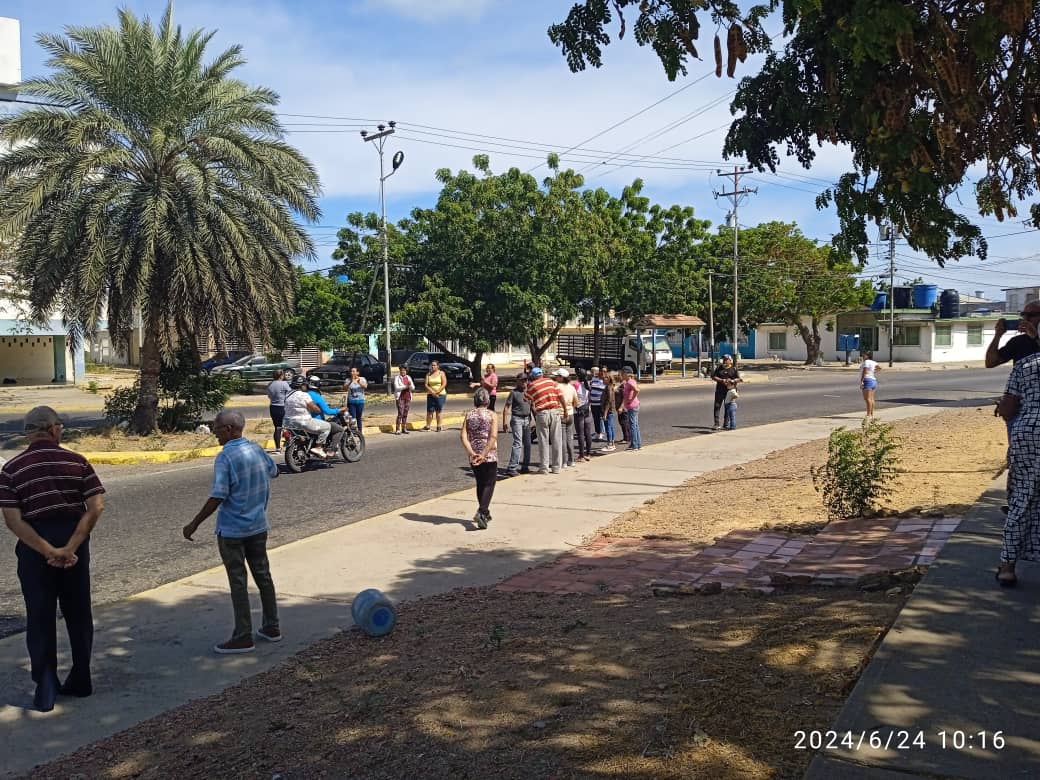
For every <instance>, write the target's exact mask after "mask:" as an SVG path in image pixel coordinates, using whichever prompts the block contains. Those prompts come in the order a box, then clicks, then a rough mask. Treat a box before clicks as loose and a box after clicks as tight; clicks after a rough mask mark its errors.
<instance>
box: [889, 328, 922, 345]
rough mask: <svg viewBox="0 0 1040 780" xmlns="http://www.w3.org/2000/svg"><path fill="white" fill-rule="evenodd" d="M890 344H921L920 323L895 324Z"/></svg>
mask: <svg viewBox="0 0 1040 780" xmlns="http://www.w3.org/2000/svg"><path fill="white" fill-rule="evenodd" d="M892 344H893V345H894V346H897V347H919V346H921V326H920V325H896V329H895V333H894V334H893V338H892Z"/></svg>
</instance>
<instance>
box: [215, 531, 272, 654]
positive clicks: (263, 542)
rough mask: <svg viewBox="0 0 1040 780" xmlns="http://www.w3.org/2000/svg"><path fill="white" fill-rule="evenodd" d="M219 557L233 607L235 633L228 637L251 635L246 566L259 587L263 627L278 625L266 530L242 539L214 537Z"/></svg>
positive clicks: (243, 637)
mask: <svg viewBox="0 0 1040 780" xmlns="http://www.w3.org/2000/svg"><path fill="white" fill-rule="evenodd" d="M217 547H218V548H219V549H220V559H221V560H222V561H223V562H224V568H225V569H226V570H227V576H228V586H229V587H230V588H231V606H232V607H234V610H235V633H234V635H233V636H232V637H231V638H232V639H245V638H247V637H252V636H253V618H252V615H251V614H250V609H249V578H248V576H247V575H246V566H247V565H248V566H249V571H250V572H252V574H253V582H255V583H256V587H257V588H258V589H259V590H260V603H261V605H262V606H263V625H262V627H263V628H265V629H266V628H278V602H277V600H276V599H275V593H274V580H272V579H271V566H270V564H269V563H268V561H267V533H266V532H265V533H262V534H255V535H253V536H246V537H243V538H240V539H239V538H232V537H228V536H218V537H217Z"/></svg>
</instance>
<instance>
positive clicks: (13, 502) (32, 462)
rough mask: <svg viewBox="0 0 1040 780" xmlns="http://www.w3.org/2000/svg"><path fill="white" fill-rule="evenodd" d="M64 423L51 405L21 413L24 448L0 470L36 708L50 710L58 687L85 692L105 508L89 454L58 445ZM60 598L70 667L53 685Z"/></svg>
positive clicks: (88, 684) (61, 690)
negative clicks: (96, 542)
mask: <svg viewBox="0 0 1040 780" xmlns="http://www.w3.org/2000/svg"><path fill="white" fill-rule="evenodd" d="M63 428H64V426H63V425H62V422H61V418H59V417H58V414H57V412H55V411H54V410H53V409H51V408H50V407H49V406H37V407H36V408H35V409H33V410H32V411H30V412H29V413H28V414H27V415H26V416H25V423H24V430H25V434H26V438H27V439H28V441H29V447H28V448H27V449H26V450H25V452H23V453H21V454H20V455H17V456H15V457H14V458H12V459H11V460H9V461H7V463H5V464H4V466H3V468H2V469H0V508H2V509H3V513H4V522H5V523H7V527H8V528H10V529H11V531H12V532H13V533H14V535H15V536H17V537H18V544H17V546H16V547H15V554H16V555H17V558H18V580H19V582H20V583H21V586H22V596H23V597H24V598H25V613H26V631H25V644H26V646H27V647H28V650H29V661H30V664H31V670H32V679H33V681H34V682H35V683H36V695H35V697H34V699H33V702H34V704H35V705H36V708H37V709H39V710H41V711H43V712H49V711H50V710H52V709H54V700H55V697H56V695H57V694H58V693H61V694H64V695H67V696H89V695H90V694H91V693H93V690H94V689H93V684H92V683H91V680H90V652H91V648H92V646H93V643H94V620H93V616H92V614H91V610H90V532H91V531H92V530H93V529H94V526H95V525H96V524H97V521H98V518H100V517H101V513H102V511H103V510H104V501H103V499H102V497H101V496H102V494H103V493H104V492H105V489H104V487H102V485H101V480H99V479H98V476H97V474H96V473H94V469H93V467H92V466H91V465H90V463H88V462H87V459H86V458H84V457H83V456H82V455H79V454H78V453H75V452H70V451H69V450H66V449H64V448H62V447H61V446H59V445H60V442H61V433H62V430H63ZM59 601H60V602H61V611H62V615H63V616H64V618H65V627H66V629H67V630H68V632H69V645H70V648H71V650H72V670H71V671H70V672H69V676H68V677H67V678H66V680H65V683H64V684H62V685H61V686H60V687H59V685H58V671H57V666H58V636H57V633H58V632H57V625H56V620H57V607H58V603H59Z"/></svg>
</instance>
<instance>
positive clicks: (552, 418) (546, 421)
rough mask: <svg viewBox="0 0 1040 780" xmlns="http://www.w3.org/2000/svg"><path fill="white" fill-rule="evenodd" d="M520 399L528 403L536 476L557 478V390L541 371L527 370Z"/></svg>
mask: <svg viewBox="0 0 1040 780" xmlns="http://www.w3.org/2000/svg"><path fill="white" fill-rule="evenodd" d="M524 397H525V398H526V399H527V400H528V401H530V403H531V412H532V413H533V414H534V424H535V428H536V429H537V431H538V459H539V462H540V464H541V468H540V469H539V473H540V474H548V473H550V472H552V473H553V474H558V473H559V472H560V469H561V468H562V464H563V431H562V419H563V411H564V409H563V398H562V397H561V396H560V386H559V385H558V384H557V383H556V382H554V381H553V380H552V379H550V378H549V377H547V376H544V375H543V374H542V369H540V368H538V367H535V368H532V369H531V381H529V382H528V383H527V390H526V391H525V392H524Z"/></svg>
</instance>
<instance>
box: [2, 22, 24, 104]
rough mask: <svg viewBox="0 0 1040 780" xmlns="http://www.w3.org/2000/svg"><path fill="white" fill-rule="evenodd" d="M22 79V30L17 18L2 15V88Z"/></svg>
mask: <svg viewBox="0 0 1040 780" xmlns="http://www.w3.org/2000/svg"><path fill="white" fill-rule="evenodd" d="M21 80H22V50H21V30H20V29H19V24H18V20H17V19H8V18H6V17H3V16H0V88H3V87H10V86H14V85H15V84H18V83H19V82H21Z"/></svg>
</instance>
